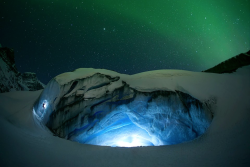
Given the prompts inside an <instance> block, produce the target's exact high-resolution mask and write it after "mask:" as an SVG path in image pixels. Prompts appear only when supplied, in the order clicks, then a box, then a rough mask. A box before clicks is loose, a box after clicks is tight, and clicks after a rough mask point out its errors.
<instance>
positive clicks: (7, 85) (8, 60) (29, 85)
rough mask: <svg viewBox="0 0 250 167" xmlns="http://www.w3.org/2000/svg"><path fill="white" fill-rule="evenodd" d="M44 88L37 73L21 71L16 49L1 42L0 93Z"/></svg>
mask: <svg viewBox="0 0 250 167" xmlns="http://www.w3.org/2000/svg"><path fill="white" fill-rule="evenodd" d="M43 88H44V84H43V83H41V82H40V81H39V80H38V79H37V77H36V74H35V73H31V72H26V73H23V74H22V73H20V72H19V71H18V70H17V68H16V65H15V57H14V50H13V49H10V48H7V47H2V46H1V44H0V93H3V92H10V91H19V90H26V91H35V90H40V89H43Z"/></svg>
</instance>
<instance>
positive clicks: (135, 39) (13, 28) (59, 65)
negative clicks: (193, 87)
mask: <svg viewBox="0 0 250 167" xmlns="http://www.w3.org/2000/svg"><path fill="white" fill-rule="evenodd" d="M0 43H1V44H2V46H6V47H10V48H13V49H14V51H15V60H16V65H17V69H18V70H19V71H20V72H26V71H29V72H35V73H37V76H38V78H39V79H40V80H41V81H42V82H43V83H45V84H47V82H48V81H49V80H50V79H51V78H53V77H55V76H56V75H58V74H61V73H64V72H68V71H73V70H74V69H77V68H89V67H92V68H104V69H109V70H113V71H117V72H119V73H125V74H135V73H139V72H143V71H150V70H157V69H183V70H190V71H202V70H205V69H208V68H210V67H213V66H214V65H216V64H218V63H220V62H222V61H224V60H226V59H228V58H231V57H233V56H235V55H237V54H239V53H242V52H246V51H248V50H249V49H250V0H155V1H154V0H126V1H125V0H123V1H119V0H84V1H83V0H74V1H69V0H1V1H0Z"/></svg>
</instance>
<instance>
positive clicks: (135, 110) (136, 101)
mask: <svg viewBox="0 0 250 167" xmlns="http://www.w3.org/2000/svg"><path fill="white" fill-rule="evenodd" d="M148 74H149V75H150V73H147V75H146V76H139V77H138V76H137V77H136V78H131V77H130V76H128V75H125V74H119V73H115V72H113V71H108V70H97V69H86V68H83V69H78V70H76V71H74V72H72V73H65V74H62V75H59V76H57V77H55V78H53V79H52V80H51V81H50V82H49V83H48V85H47V86H46V88H45V89H44V90H43V92H42V94H41V95H40V97H39V99H38V100H37V101H36V103H35V105H34V108H33V113H34V115H35V118H36V119H37V120H38V122H39V123H40V124H41V125H42V126H43V127H44V128H48V129H49V130H50V131H51V132H53V133H54V135H56V136H59V137H61V138H64V139H68V140H71V141H76V142H79V143H83V144H92V145H101V146H113V147H115V146H120V147H135V146H160V145H172V144H178V143H183V142H187V141H190V140H193V139H195V138H197V137H199V136H201V135H202V134H204V133H205V132H206V130H207V128H208V127H209V126H210V124H211V121H212V119H213V113H212V110H211V106H210V105H211V104H210V103H209V102H211V99H210V100H209V101H199V100H198V99H196V98H194V97H192V96H191V95H189V94H188V93H187V92H185V90H182V91H180V90H175V89H173V88H172V89H171V86H169V87H168V86H163V87H162V86H160V87H154V86H156V85H157V80H155V83H150V84H149V85H147V86H145V84H143V83H144V82H141V81H143V78H147V77H148ZM158 75H160V76H158V80H161V78H163V77H171V74H161V73H158ZM161 75H162V76H161ZM178 75H181V76H183V75H184V76H185V75H187V74H185V72H183V71H182V72H180V71H179V73H178ZM155 76H157V74H155V73H154V77H155ZM138 78H139V82H138V83H137V84H136V80H138ZM161 83H162V82H161ZM143 85H144V88H142V87H143ZM140 86H142V87H140ZM150 87H151V88H150Z"/></svg>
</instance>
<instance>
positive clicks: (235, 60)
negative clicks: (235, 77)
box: [202, 50, 250, 74]
mask: <svg viewBox="0 0 250 167" xmlns="http://www.w3.org/2000/svg"><path fill="white" fill-rule="evenodd" d="M247 65H250V50H249V51H248V52H247V53H241V54H239V55H237V56H235V57H232V58H230V59H228V60H226V61H224V62H222V63H220V64H218V65H216V66H214V67H212V68H210V69H207V70H205V71H202V72H209V73H219V74H222V73H233V72H235V71H236V70H237V69H238V68H241V67H243V66H247Z"/></svg>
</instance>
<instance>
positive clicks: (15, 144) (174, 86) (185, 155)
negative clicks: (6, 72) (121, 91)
mask: <svg viewBox="0 0 250 167" xmlns="http://www.w3.org/2000/svg"><path fill="white" fill-rule="evenodd" d="M82 70H83V69H80V70H77V71H75V72H73V73H65V74H61V75H59V76H57V78H56V79H57V81H58V82H60V83H61V84H63V83H67V82H69V81H71V80H73V79H75V78H79V77H86V76H88V75H92V74H94V73H96V72H99V73H103V74H109V75H112V76H120V77H121V78H122V79H123V80H124V81H126V82H127V83H129V85H130V86H131V87H133V88H135V89H137V90H141V91H152V90H157V89H158V90H179V91H182V92H185V93H188V94H190V95H191V96H193V97H194V98H196V99H198V100H200V101H206V100H207V99H214V100H215V101H213V102H212V103H213V105H212V111H213V113H214V118H213V121H212V123H211V125H210V127H209V128H208V130H207V132H206V133H205V134H204V135H202V136H201V137H200V138H197V139H196V140H193V141H191V142H187V143H182V144H177V145H169V146H157V147H133V148H122V147H107V146H93V145H84V144H80V143H77V142H72V141H68V140H65V139H62V138H59V137H57V136H53V134H52V133H51V132H50V131H48V130H45V129H44V128H43V127H41V124H39V123H38V122H37V121H35V120H36V119H35V118H34V115H33V105H34V103H35V101H36V100H37V99H38V98H39V96H40V94H41V92H42V91H34V92H28V91H22V92H21V91H19V92H9V93H1V94H0V132H1V137H0V166H67V167H68V166H86V167H94V166H107V167H112V166H119V167H122V166H145V167H147V166H151V167H153V166H250V142H249V141H250V66H246V67H244V68H240V69H238V70H237V72H236V73H232V74H210V73H201V72H189V71H182V70H158V71H150V72H144V73H140V74H135V75H132V76H128V75H124V74H118V73H115V72H112V71H108V70H102V69H99V70H98V69H88V70H86V69H85V72H86V74H83V73H82ZM65 76H67V77H65ZM65 78H67V79H65Z"/></svg>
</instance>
